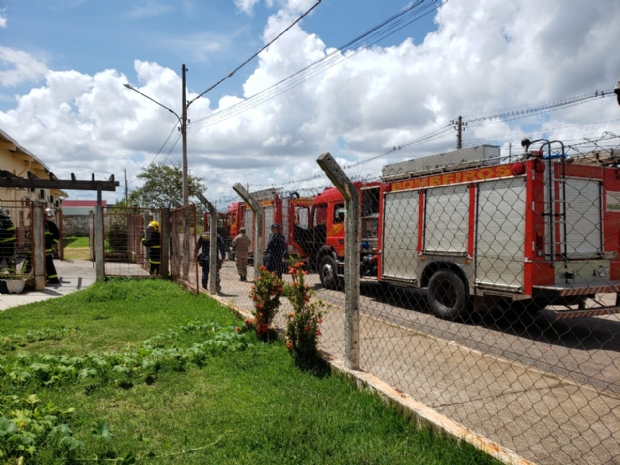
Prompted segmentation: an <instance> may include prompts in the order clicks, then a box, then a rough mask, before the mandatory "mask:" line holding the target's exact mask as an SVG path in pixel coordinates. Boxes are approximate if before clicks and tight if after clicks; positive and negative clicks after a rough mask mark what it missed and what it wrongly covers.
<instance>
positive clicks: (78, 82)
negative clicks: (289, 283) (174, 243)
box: [0, 0, 620, 208]
mask: <svg viewBox="0 0 620 465" xmlns="http://www.w3.org/2000/svg"><path fill="white" fill-rule="evenodd" d="M315 3H316V0H216V1H210V2H205V1H199V0H178V1H176V2H171V1H164V0H130V1H127V0H124V1H120V0H107V1H105V2H102V1H100V0H0V129H2V130H3V131H4V132H6V133H7V134H8V135H9V136H11V137H12V138H13V139H14V140H16V141H17V142H18V143H19V144H20V145H21V146H22V147H24V148H26V149H27V150H29V151H30V152H31V153H33V154H34V155H36V156H37V157H38V158H39V159H41V160H42V161H43V162H44V163H45V164H46V165H47V166H48V167H49V169H50V170H51V171H52V172H54V174H56V176H57V177H58V178H59V179H69V178H70V173H75V175H76V176H77V178H78V179H91V175H92V174H94V175H95V178H96V179H101V180H107V179H108V178H109V176H110V175H111V174H114V176H115V179H116V180H119V181H120V184H121V185H120V186H119V188H117V191H116V192H114V193H111V192H106V193H104V198H105V199H106V200H108V202H114V201H117V200H120V199H122V198H123V196H124V193H125V187H127V189H128V190H132V189H135V188H137V187H139V186H140V180H139V179H138V178H137V177H136V175H137V174H138V173H140V172H141V171H142V170H143V169H144V168H145V167H147V166H148V165H149V164H150V163H153V162H155V163H173V164H180V163H181V160H182V143H181V139H180V133H179V130H178V126H179V120H178V119H177V117H176V116H175V115H174V114H173V113H171V112H169V111H166V109H164V108H162V107H160V106H158V105H156V104H155V103H153V102H152V101H150V100H149V99H147V98H145V97H143V96H142V95H140V94H138V93H137V92H134V91H132V90H130V89H127V88H126V87H125V86H124V84H129V85H131V86H132V87H133V88H135V89H137V90H138V91H140V92H142V93H143V94H146V95H148V96H149V97H150V98H152V99H154V100H156V101H157V102H159V103H160V104H161V105H163V106H164V107H167V108H169V109H171V110H172V111H173V112H175V113H176V114H177V115H179V116H181V115H182V105H183V103H182V76H181V74H182V73H181V68H182V65H185V66H186V67H187V68H188V72H187V73H186V89H187V100H188V101H190V102H191V103H190V104H189V106H188V107H187V115H188V118H189V120H190V122H189V124H188V130H187V165H188V170H189V172H190V173H191V174H192V175H195V176H201V177H203V178H205V185H206V188H207V190H206V192H205V196H206V197H207V198H208V199H209V200H210V201H212V202H214V203H216V205H217V206H218V208H223V207H225V205H226V204H227V203H229V202H230V201H232V200H238V198H236V195H235V193H234V191H233V189H232V186H233V185H234V184H235V183H237V182H240V183H242V184H244V185H246V186H247V187H249V189H250V191H255V190H259V189H264V188H266V187H282V188H283V189H285V190H299V189H303V188H306V189H308V190H309V191H311V190H312V189H322V188H323V187H326V186H327V185H329V181H328V179H327V178H326V177H325V175H324V174H323V173H322V171H321V170H320V168H319V166H318V165H317V163H316V159H317V157H318V156H319V155H320V154H321V153H323V152H330V153H331V154H332V155H333V156H334V158H335V159H336V160H337V161H338V162H339V163H340V164H341V166H343V167H345V170H346V172H347V174H348V175H349V176H351V177H352V178H354V179H372V178H377V177H378V176H380V173H381V167H382V166H384V165H386V164H388V163H392V162H394V161H399V160H402V159H407V158H414V157H419V156H424V155H430V154H435V153H443V152H446V151H449V150H453V149H454V148H455V144H456V133H455V131H454V130H453V128H452V127H451V125H450V122H451V121H452V120H455V119H456V118H457V117H458V116H463V119H464V121H465V122H469V124H468V126H467V127H466V129H465V131H464V133H463V145H464V146H466V147H467V146H474V145H480V144H482V143H489V144H496V145H500V146H502V153H505V152H510V153H514V152H513V151H515V152H516V151H518V150H519V148H518V147H519V141H520V140H521V139H522V138H524V137H533V138H540V137H547V138H552V139H559V140H562V141H564V142H565V143H566V144H568V145H570V144H573V145H574V146H575V147H579V148H578V149H575V150H583V149H584V147H586V146H587V144H585V142H586V141H588V140H590V141H591V140H598V139H601V138H604V139H605V140H604V141H602V142H598V144H599V146H604V147H608V148H609V147H618V146H619V145H620V138H618V136H620V106H618V105H617V103H616V102H615V99H612V98H596V99H591V100H589V101H587V102H584V103H581V104H575V105H566V106H564V107H563V108H560V109H557V110H555V111H549V112H540V113H539V112H530V113H527V112H524V111H523V109H532V108H534V107H535V106H536V105H538V104H540V103H541V102H542V103H546V104H549V103H551V102H555V101H559V102H561V101H564V100H563V99H566V98H568V97H573V96H576V95H581V94H586V93H592V94H594V92H596V91H602V90H609V89H613V88H614V87H615V86H616V83H617V82H618V80H619V79H620V53H618V41H619V35H618V34H619V33H618V31H619V30H620V29H619V26H620V2H618V1H617V0H597V1H595V2H591V1H587V0H545V1H539V0H504V1H501V2H498V1H496V0H447V1H445V0H444V1H441V0H437V1H435V0H419V1H418V2H416V3H411V2H409V1H408V0H382V1H380V2H379V1H370V0H323V1H321V2H320V3H319V4H318V5H316V6H315V7H314V9H312V11H311V12H310V13H309V14H308V15H307V16H305V17H304V18H303V19H302V20H301V21H300V22H298V23H297V24H295V25H294V26H293V27H292V28H290V29H289V30H288V31H286V32H285V33H283V34H282V35H281V36H280V37H279V38H277V40H275V41H274V42H273V43H272V44H271V45H269V47H267V48H266V49H265V50H264V51H262V52H261V53H260V54H259V55H258V56H257V57H254V58H253V59H252V60H250V61H247V60H248V59H249V58H251V57H252V56H253V55H254V54H255V53H256V52H257V51H258V50H260V49H261V48H262V47H264V46H265V45H266V44H267V43H269V42H271V41H272V40H273V39H274V38H276V37H277V36H278V35H279V34H280V33H282V31H284V30H285V29H287V28H288V27H289V26H290V25H291V24H292V23H293V22H295V21H296V20H297V19H298V18H299V17H300V16H301V15H303V14H304V13H306V12H307V11H308V10H309V9H311V8H312V7H313V5H315ZM390 19H391V20H390ZM367 33H368V34H367ZM365 34H367V35H365ZM358 38H359V40H357V41H356V39H358ZM246 61H247V63H246V64H245V65H244V66H242V67H241V68H240V69H238V71H236V72H235V73H234V74H233V75H232V76H230V77H228V78H227V76H229V75H230V73H231V72H232V71H233V70H235V69H237V68H239V67H240V66H241V65H242V64H244V63H245V62H246ZM224 78H226V79H224ZM222 79H224V80H223V81H222V82H221V83H220V84H219V85H217V86H216V87H215V88H213V89H212V90H210V91H209V92H207V93H205V94H204V95H202V96H201V97H199V98H197V97H198V95H200V94H202V93H203V92H205V91H206V90H208V89H210V88H211V87H212V86H213V85H214V84H216V83H218V82H219V81H220V80H222ZM517 109H521V110H522V111H521V113H510V114H509V115H508V116H506V115H505V116H503V117H501V118H495V119H492V120H483V119H480V117H483V116H489V115H498V114H501V113H503V112H504V111H505V110H517ZM527 115H530V116H528V117H524V116H527ZM476 122H477V123H476ZM481 122H482V123H481ZM429 134H435V136H434V137H430V138H426V137H425V136H427V135H429ZM421 138H424V139H426V142H424V143H413V142H415V141H418V140H419V139H421ZM591 145H592V144H591ZM399 147H401V148H399ZM388 152H390V153H388ZM125 173H126V176H127V184H125ZM68 193H69V195H70V197H69V198H71V199H93V198H95V193H91V192H84V191H68Z"/></svg>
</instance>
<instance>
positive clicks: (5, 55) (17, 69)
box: [0, 46, 47, 87]
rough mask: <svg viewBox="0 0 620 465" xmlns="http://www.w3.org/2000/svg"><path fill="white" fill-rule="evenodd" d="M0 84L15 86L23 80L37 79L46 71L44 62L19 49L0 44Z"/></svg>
mask: <svg viewBox="0 0 620 465" xmlns="http://www.w3.org/2000/svg"><path fill="white" fill-rule="evenodd" d="M0 64H2V65H3V66H2V68H5V69H1V70H0V86H7V87H10V86H16V85H19V84H22V83H24V82H32V81H38V80H39V79H41V78H42V77H43V76H44V75H45V73H46V71H47V66H46V65H45V63H43V62H41V61H39V60H37V59H36V58H34V57H33V56H31V55H29V54H28V53H26V52H23V51H21V50H15V49H13V48H9V47H2V46H0Z"/></svg>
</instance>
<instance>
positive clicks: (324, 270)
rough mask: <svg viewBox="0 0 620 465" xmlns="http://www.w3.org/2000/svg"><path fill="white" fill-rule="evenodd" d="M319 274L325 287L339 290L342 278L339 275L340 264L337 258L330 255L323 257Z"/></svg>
mask: <svg viewBox="0 0 620 465" xmlns="http://www.w3.org/2000/svg"><path fill="white" fill-rule="evenodd" d="M319 276H320V278H321V285H322V286H323V287H324V288H325V289H333V290H337V289H338V288H339V285H340V278H339V277H338V264H337V263H336V260H334V259H333V258H332V257H330V256H329V255H325V256H324V257H323V258H321V263H320V265H319Z"/></svg>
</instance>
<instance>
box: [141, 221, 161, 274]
mask: <svg viewBox="0 0 620 465" xmlns="http://www.w3.org/2000/svg"><path fill="white" fill-rule="evenodd" d="M142 245H143V246H144V247H149V263H150V264H151V270H150V274H151V275H158V274H159V266H160V264H161V234H160V233H159V222H157V221H155V220H153V221H151V222H150V223H149V224H148V226H147V227H146V238H142Z"/></svg>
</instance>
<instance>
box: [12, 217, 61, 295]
mask: <svg viewBox="0 0 620 465" xmlns="http://www.w3.org/2000/svg"><path fill="white" fill-rule="evenodd" d="M54 217H55V215H54V210H52V209H51V208H46V209H45V276H46V278H47V284H60V278H59V277H58V272H57V271H56V267H55V266H54V248H55V247H57V246H58V244H59V242H60V230H59V229H58V226H56V223H54ZM16 233H17V230H16V228H15V224H13V221H12V220H11V216H10V215H9V212H8V210H7V209H5V208H3V207H0V265H2V262H5V263H6V267H7V269H8V271H9V273H16V272H17V266H16V256H17V255H16V249H15V246H16V243H17V235H16ZM32 251H33V250H32V244H30V246H29V248H28V251H27V253H26V258H25V259H24V263H23V264H22V269H21V271H22V273H25V274H28V273H30V272H31V271H32Z"/></svg>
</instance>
